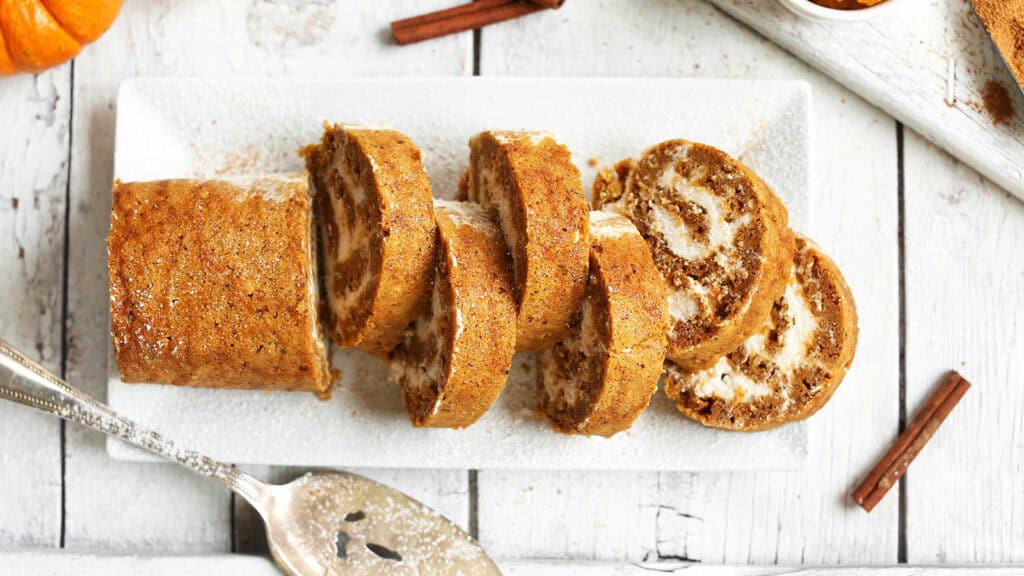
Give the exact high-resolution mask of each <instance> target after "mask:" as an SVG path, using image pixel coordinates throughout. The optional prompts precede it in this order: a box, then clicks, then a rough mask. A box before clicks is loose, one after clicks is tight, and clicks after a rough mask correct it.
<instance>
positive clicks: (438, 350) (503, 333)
mask: <svg viewBox="0 0 1024 576" xmlns="http://www.w3.org/2000/svg"><path fill="white" fill-rule="evenodd" d="M435 202H436V204H435V207H434V215H435V218H436V219H437V236H438V241H437V252H436V255H435V259H434V270H433V273H432V274H431V276H430V277H431V278H433V290H432V292H431V295H430V305H429V307H427V308H426V309H424V310H423V311H422V312H421V314H420V315H419V317H418V318H416V320H415V322H414V323H413V324H412V325H411V326H409V327H408V329H407V330H406V331H405V335H404V337H403V339H402V341H401V342H400V343H399V345H398V347H397V348H395V350H394V351H393V352H392V353H391V361H390V367H389V372H390V377H391V379H392V380H393V381H395V382H397V383H398V384H400V385H401V387H402V398H403V399H404V401H405V408H406V411H407V412H408V413H409V418H410V420H412V423H413V424H414V425H415V426H433V427H444V428H464V427H466V426H469V425H470V424H472V423H474V422H476V420H477V419H478V418H480V416H482V415H483V414H484V412H486V411H487V409H488V408H489V407H490V406H491V404H492V403H493V402H494V400H495V399H496V398H497V397H498V395H499V394H500V393H501V390H502V389H503V388H504V387H505V379H506V375H507V374H508V371H509V367H510V366H511V364H512V354H513V353H514V352H515V330H516V329H515V323H516V311H515V301H514V300H513V297H512V270H511V263H510V262H509V260H508V254H507V252H506V251H505V244H504V242H503V241H502V238H501V232H500V231H499V230H498V227H497V225H496V224H495V223H494V222H493V221H492V220H491V219H490V217H489V215H488V214H487V212H486V211H484V209H483V208H481V207H480V206H479V205H477V204H473V203H468V202H452V201H447V200H436V201H435Z"/></svg>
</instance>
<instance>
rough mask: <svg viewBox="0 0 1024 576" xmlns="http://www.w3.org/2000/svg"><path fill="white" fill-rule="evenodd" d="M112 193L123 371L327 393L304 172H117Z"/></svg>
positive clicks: (116, 321) (113, 274) (114, 289)
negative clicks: (149, 178) (187, 175)
mask: <svg viewBox="0 0 1024 576" xmlns="http://www.w3.org/2000/svg"><path fill="white" fill-rule="evenodd" d="M113 195H114V199H113V211H112V217H111V226H110V236H109V237H108V255H109V267H110V307H111V311H110V315H111V330H112V336H113V342H114V356H115V357H116V359H117V365H118V368H119V369H120V371H121V377H122V379H123V380H124V381H125V382H154V383H165V384H177V385H185V386H210V387H219V388H263V389H280V390H309V391H313V392H317V393H319V394H321V395H324V394H329V392H330V384H331V376H330V371H329V369H328V365H327V357H326V352H325V347H324V343H323V341H322V338H321V337H320V330H319V324H318V321H317V301H316V272H315V268H314V267H315V262H314V260H313V246H312V243H313V239H312V216H313V214H312V202H311V198H310V195H309V193H308V191H307V188H306V181H305V178H302V177H288V178H286V177H283V176H276V177H266V178H256V179H252V180H249V181H241V180H238V179H235V180H219V181H194V180H164V181H158V182H115V183H114V190H113Z"/></svg>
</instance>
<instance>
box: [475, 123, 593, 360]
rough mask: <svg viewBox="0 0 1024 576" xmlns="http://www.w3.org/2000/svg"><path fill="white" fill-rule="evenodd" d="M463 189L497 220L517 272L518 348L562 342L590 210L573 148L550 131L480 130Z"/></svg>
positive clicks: (583, 262) (582, 263)
mask: <svg viewBox="0 0 1024 576" xmlns="http://www.w3.org/2000/svg"><path fill="white" fill-rule="evenodd" d="M469 146H470V165H469V173H468V176H467V177H466V178H465V183H464V185H463V188H465V194H466V196H467V197H468V199H469V200H471V201H474V202H479V203H480V204H481V205H483V207H484V208H486V209H487V210H488V211H489V212H491V214H492V215H493V217H494V218H495V219H496V220H497V221H498V223H499V225H500V227H501V233H502V236H503V238H504V239H505V243H506V245H507V246H508V250H509V252H510V253H511V255H512V264H513V267H514V271H515V297H516V305H517V307H518V320H517V322H516V338H517V344H516V345H517V347H518V349H520V350H539V349H541V348H545V347H548V346H551V345H552V344H554V343H555V342H557V341H559V340H561V339H562V338H563V337H564V336H565V335H566V333H567V332H568V329H569V322H570V319H571V317H572V315H573V313H574V312H575V311H576V309H577V308H579V305H580V302H581V301H582V300H583V291H584V289H585V287H586V279H587V259H588V256H587V205H586V200H585V199H584V197H583V184H582V182H581V181H580V173H579V170H578V169H577V168H576V165H575V164H573V162H572V156H571V154H570V153H569V150H568V149H567V148H566V147H565V146H563V145H561V144H559V143H558V142H556V141H555V139H554V138H553V137H552V136H551V135H550V134H548V133H545V132H513V131H488V132H482V133H480V134H479V135H477V136H476V137H475V138H473V139H472V140H471V141H470V144H469Z"/></svg>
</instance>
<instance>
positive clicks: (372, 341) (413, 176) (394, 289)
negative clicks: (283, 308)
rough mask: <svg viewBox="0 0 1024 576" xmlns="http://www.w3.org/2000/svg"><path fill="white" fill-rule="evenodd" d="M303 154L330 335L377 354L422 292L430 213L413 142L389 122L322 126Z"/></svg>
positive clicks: (426, 280)
mask: <svg viewBox="0 0 1024 576" xmlns="http://www.w3.org/2000/svg"><path fill="white" fill-rule="evenodd" d="M301 154H302V155H303V156H304V157H305V159H306V167H307V169H308V170H309V177H310V183H311V185H312V186H313V188H314V190H315V194H316V202H317V212H318V216H319V221H320V228H321V239H322V244H323V248H322V254H323V268H324V278H325V282H324V283H325V291H326V294H327V298H326V301H327V304H328V313H327V316H328V318H327V325H328V327H329V332H330V335H331V338H332V339H333V340H334V342H335V343H336V344H337V345H338V346H342V347H352V348H360V349H362V350H365V351H367V352H370V353H372V354H375V355H378V356H384V355H386V354H387V353H388V352H389V351H391V349H392V348H394V347H395V344H397V343H398V341H399V340H400V339H401V338H402V332H403V331H404V330H405V327H406V326H407V325H408V324H409V322H411V321H412V320H413V319H414V318H415V317H416V315H417V314H418V313H419V311H420V308H421V307H422V306H423V304H424V303H425V302H426V299H427V296H428V294H429V292H430V276H431V265H432V262H433V254H434V211H433V205H432V199H431V190H430V179H429V178H428V176H427V172H426V169H425V168H424V166H423V159H422V156H421V154H420V150H419V148H417V147H416V145H415V144H414V143H413V142H412V140H410V139H409V138H408V137H406V136H405V135H403V134H401V133H400V132H396V131H394V130H387V129H375V128H363V127H358V126H342V125H327V126H326V129H325V131H324V134H323V138H322V139H321V141H320V143H319V144H316V145H311V146H307V147H305V148H304V149H302V151H301Z"/></svg>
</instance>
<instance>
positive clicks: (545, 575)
mask: <svg viewBox="0 0 1024 576" xmlns="http://www.w3.org/2000/svg"><path fill="white" fill-rule="evenodd" d="M0 565H3V566H4V568H7V569H10V570H11V573H16V574H20V575H22V576H44V575H45V576H51V575H55V574H65V573H69V572H71V571H73V572H74V573H75V574H78V575H80V576H129V575H132V576H134V575H135V574H146V575H147V576H206V575H207V574H245V575H247V576H276V575H278V574H280V571H279V570H278V569H277V568H276V567H275V566H274V564H273V563H272V562H271V561H270V560H268V559H265V558H259V557H255V556H242V555H237V554H230V555H229V554H210V555H205V556H149V557H145V556H100V555H93V554H71V553H66V552H65V553H61V552H39V551H34V552H0ZM500 567H501V570H502V572H503V573H504V574H505V575H506V576H563V575H564V574H573V575H574V576H651V575H657V574H675V575H676V576H956V575H958V574H965V573H970V574H981V575H983V576H1020V575H1021V574H1024V568H1016V567H984V566H958V567H957V566H951V567H938V566H871V567H846V568H793V567H782V566H701V565H699V564H687V563H680V562H665V563H655V564H649V563H645V564H640V565H631V564H616V563H607V562H565V561H558V560H548V561H544V560H535V561H529V560H519V561H514V560H513V561H507V562H501V563H500Z"/></svg>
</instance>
